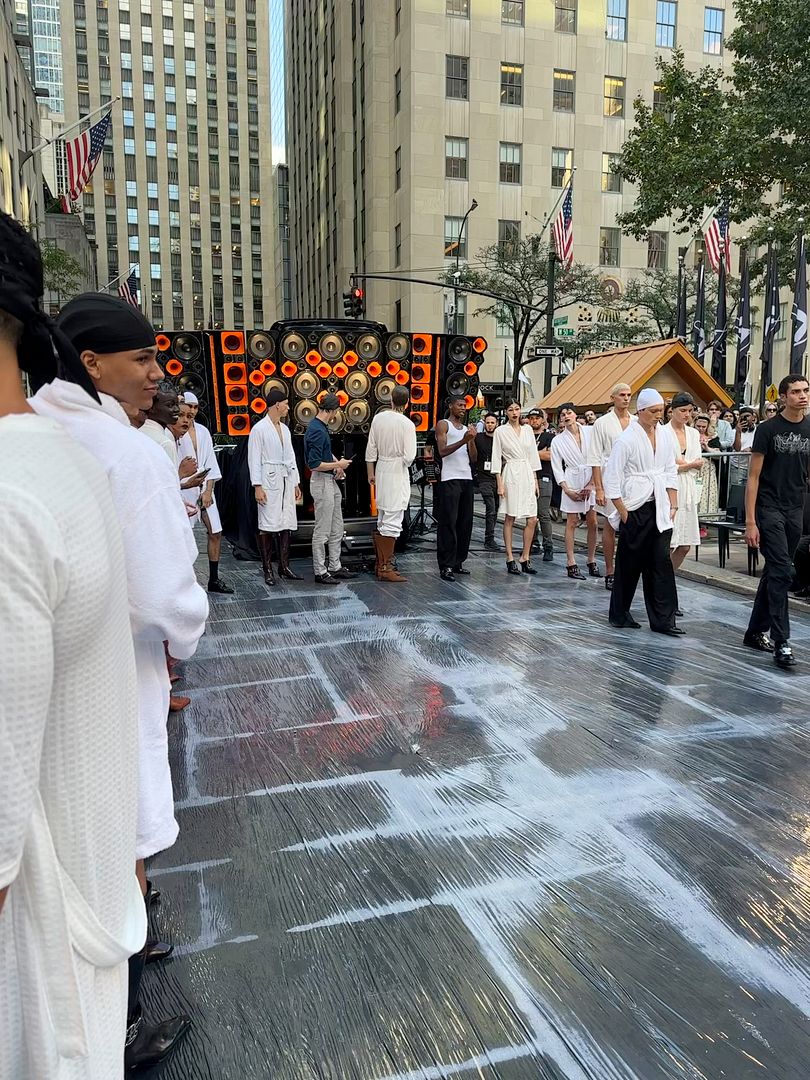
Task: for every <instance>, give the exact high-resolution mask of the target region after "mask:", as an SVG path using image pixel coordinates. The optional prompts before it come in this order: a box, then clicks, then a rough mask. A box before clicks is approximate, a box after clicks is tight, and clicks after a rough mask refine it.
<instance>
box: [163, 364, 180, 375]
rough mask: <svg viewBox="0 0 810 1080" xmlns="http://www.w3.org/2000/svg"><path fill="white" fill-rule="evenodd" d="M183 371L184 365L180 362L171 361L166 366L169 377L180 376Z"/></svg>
mask: <svg viewBox="0 0 810 1080" xmlns="http://www.w3.org/2000/svg"><path fill="white" fill-rule="evenodd" d="M182 370H183V365H182V364H181V363H180V361H179V360H169V361H168V362H167V364H166V371H167V373H168V374H169V375H179V374H180V373H181V372H182Z"/></svg>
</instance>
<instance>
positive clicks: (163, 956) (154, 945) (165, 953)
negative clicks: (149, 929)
mask: <svg viewBox="0 0 810 1080" xmlns="http://www.w3.org/2000/svg"><path fill="white" fill-rule="evenodd" d="M173 952H174V945H170V944H169V942H168V941H155V940H153V939H151V938H150V939H147V942H146V959H145V961H144V963H146V964H156V963H158V961H160V960H168V958H169V957H170V956H171V955H172V953H173Z"/></svg>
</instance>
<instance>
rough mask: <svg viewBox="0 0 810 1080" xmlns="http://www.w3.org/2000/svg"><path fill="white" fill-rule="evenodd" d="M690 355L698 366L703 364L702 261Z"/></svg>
mask: <svg viewBox="0 0 810 1080" xmlns="http://www.w3.org/2000/svg"><path fill="white" fill-rule="evenodd" d="M692 355H693V356H694V357H695V359H696V360H697V362H698V363H699V364H702V363H703V361H704V358H705V356H706V268H705V266H704V265H703V260H702V259H701V260H700V265H699V266H698V285H697V300H696V301H695V321H694V323H693V325H692Z"/></svg>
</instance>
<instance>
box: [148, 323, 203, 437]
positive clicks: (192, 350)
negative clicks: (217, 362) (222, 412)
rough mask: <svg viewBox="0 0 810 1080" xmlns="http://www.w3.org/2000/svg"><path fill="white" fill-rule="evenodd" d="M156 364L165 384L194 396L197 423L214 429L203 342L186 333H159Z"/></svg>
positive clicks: (194, 334) (193, 333) (157, 336)
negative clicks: (196, 404)
mask: <svg viewBox="0 0 810 1080" xmlns="http://www.w3.org/2000/svg"><path fill="white" fill-rule="evenodd" d="M155 344H156V345H157V347H158V357H157V360H158V363H159V364H160V366H161V367H162V368H163V371H164V374H165V380H166V382H167V384H168V386H170V387H171V388H172V389H174V390H175V391H176V392H177V393H178V394H183V393H191V394H195V395H196V397H197V400H198V401H199V407H198V410H197V419H198V420H199V422H200V423H201V424H204V425H205V426H206V427H212V428H214V429H216V423H215V419H214V417H213V416H212V407H211V403H212V401H213V390H212V385H213V383H212V372H211V370H210V368H209V365H208V357H207V348H206V339H205V336H204V335H203V334H200V333H195V332H187V331H177V332H176V333H175V332H169V333H160V334H157V335H156V337H155Z"/></svg>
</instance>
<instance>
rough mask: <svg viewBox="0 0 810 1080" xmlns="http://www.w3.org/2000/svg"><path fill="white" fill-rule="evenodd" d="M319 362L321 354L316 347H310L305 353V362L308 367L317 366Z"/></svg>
mask: <svg viewBox="0 0 810 1080" xmlns="http://www.w3.org/2000/svg"><path fill="white" fill-rule="evenodd" d="M320 362H321V354H320V353H319V352H318V350H317V349H310V350H309V352H308V353H307V363H308V364H309V366H310V367H317V365H318V364H320Z"/></svg>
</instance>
